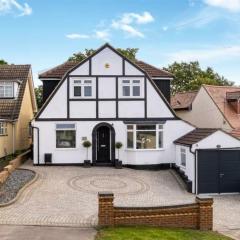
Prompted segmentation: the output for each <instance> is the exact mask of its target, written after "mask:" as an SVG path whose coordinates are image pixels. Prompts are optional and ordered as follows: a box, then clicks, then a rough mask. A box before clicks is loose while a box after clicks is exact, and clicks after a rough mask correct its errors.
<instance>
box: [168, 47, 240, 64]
mask: <svg viewBox="0 0 240 240" xmlns="http://www.w3.org/2000/svg"><path fill="white" fill-rule="evenodd" d="M167 56H168V58H169V62H173V61H178V62H181V61H186V62H189V61H197V60H198V61H213V60H215V61H221V60H226V59H231V58H236V57H237V58H239V57H240V45H235V46H230V47H223V46H219V47H208V48H203V49H191V50H181V51H178V52H174V53H170V54H167Z"/></svg>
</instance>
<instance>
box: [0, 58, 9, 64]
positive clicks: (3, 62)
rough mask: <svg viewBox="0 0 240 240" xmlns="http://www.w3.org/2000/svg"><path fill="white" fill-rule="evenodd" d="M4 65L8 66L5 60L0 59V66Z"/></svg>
mask: <svg viewBox="0 0 240 240" xmlns="http://www.w3.org/2000/svg"><path fill="white" fill-rule="evenodd" d="M5 64H8V63H7V62H6V61H5V60H3V59H0V65H5Z"/></svg>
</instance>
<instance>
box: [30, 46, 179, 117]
mask: <svg viewBox="0 0 240 240" xmlns="http://www.w3.org/2000/svg"><path fill="white" fill-rule="evenodd" d="M104 48H109V49H111V50H112V51H113V52H115V53H116V54H117V55H119V56H120V57H122V59H123V62H124V64H122V74H120V75H93V74H92V58H93V57H94V56H95V55H97V54H98V53H99V52H100V51H102V50H103V49H104ZM87 61H89V75H71V72H73V71H74V70H75V69H77V68H78V67H79V66H81V65H83V64H84V63H86V62H87ZM125 61H126V62H128V63H129V64H131V65H132V66H134V67H135V68H136V69H138V70H139V71H140V72H142V73H143V75H124V74H125ZM69 77H95V78H96V82H98V80H97V79H99V78H100V77H115V78H116V79H117V80H116V81H117V84H116V92H117V93H118V83H119V81H118V78H119V77H131V78H133V77H142V78H144V100H143V101H144V115H145V116H144V119H147V96H146V90H147V89H146V88H147V80H148V81H149V82H150V83H151V85H152V86H153V88H154V89H155V90H156V92H157V93H158V95H159V96H160V97H161V99H162V100H163V102H164V103H165V105H166V106H167V107H168V109H169V110H170V112H171V113H172V115H173V119H179V118H178V117H177V116H176V114H175V112H174V111H173V110H172V108H171V107H170V105H169V103H168V101H167V100H166V98H165V97H164V96H163V94H162V93H161V91H160V90H159V89H158V87H157V86H156V84H155V83H154V81H153V80H152V78H151V77H150V76H149V75H148V74H147V73H146V72H145V71H144V70H143V69H141V68H140V67H139V66H138V65H136V64H135V63H134V62H132V61H130V60H129V59H127V58H126V57H125V56H124V55H122V54H121V53H120V52H118V51H117V50H116V49H114V48H113V47H112V46H111V45H109V44H108V43H106V44H105V45H103V46H102V47H101V48H99V49H98V50H97V51H96V52H94V53H93V54H92V55H91V56H89V57H87V58H86V59H84V60H83V61H82V62H80V63H79V64H77V65H76V66H75V67H73V68H72V69H71V70H69V71H68V72H67V73H66V74H65V75H64V77H63V78H62V80H61V81H60V82H59V84H58V85H57V87H56V88H55V89H54V91H53V92H52V93H51V94H50V96H49V97H48V99H47V100H46V102H45V103H44V105H43V106H42V108H41V109H40V111H39V112H38V114H37V115H36V118H35V121H44V120H47V121H49V118H41V113H42V112H43V111H44V109H45V108H46V106H47V105H48V103H49V102H50V101H51V99H52V98H53V96H54V95H55V94H56V92H57V91H58V89H59V88H60V87H61V85H62V84H63V82H64V81H65V80H66V79H69ZM68 81H69V80H68ZM67 88H68V90H67V91H68V93H67V95H68V97H67V101H68V102H67V106H68V107H67V108H68V110H67V111H68V114H69V113H70V109H69V108H70V103H69V101H72V99H71V100H70V99H69V83H68V87H67ZM96 92H97V94H98V84H96ZM132 99H134V98H132ZM77 100H78V101H79V100H80V99H77ZM77 100H76V101H77ZM89 100H90V99H83V101H89ZM74 101H75V100H74ZM90 101H96V111H98V103H99V99H98V98H97V95H96V98H95V99H93V100H92V99H91V100H90ZM101 101H102V100H101ZM115 101H116V118H110V119H111V120H120V118H119V117H118V116H119V112H118V109H119V107H118V103H119V101H121V100H120V99H119V98H118V95H117V96H116V100H115ZM122 101H124V100H122ZM126 101H128V100H126ZM132 101H133V100H132ZM137 101H139V100H137ZM68 114H67V117H66V118H64V119H65V120H69V119H70V120H74V119H73V118H70V116H69V115H68ZM75 119H76V118H75ZM82 119H83V118H77V119H76V120H82ZM90 119H91V118H90ZM96 119H99V118H98V114H97V115H96V118H95V120H96ZM100 119H101V120H102V118H100Z"/></svg>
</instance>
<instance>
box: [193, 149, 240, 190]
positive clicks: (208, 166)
mask: <svg viewBox="0 0 240 240" xmlns="http://www.w3.org/2000/svg"><path fill="white" fill-rule="evenodd" d="M197 154H198V193H232V192H240V150H198V153H197Z"/></svg>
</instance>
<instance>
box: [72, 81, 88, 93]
mask: <svg viewBox="0 0 240 240" xmlns="http://www.w3.org/2000/svg"><path fill="white" fill-rule="evenodd" d="M73 94H74V97H92V80H74V85H73Z"/></svg>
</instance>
